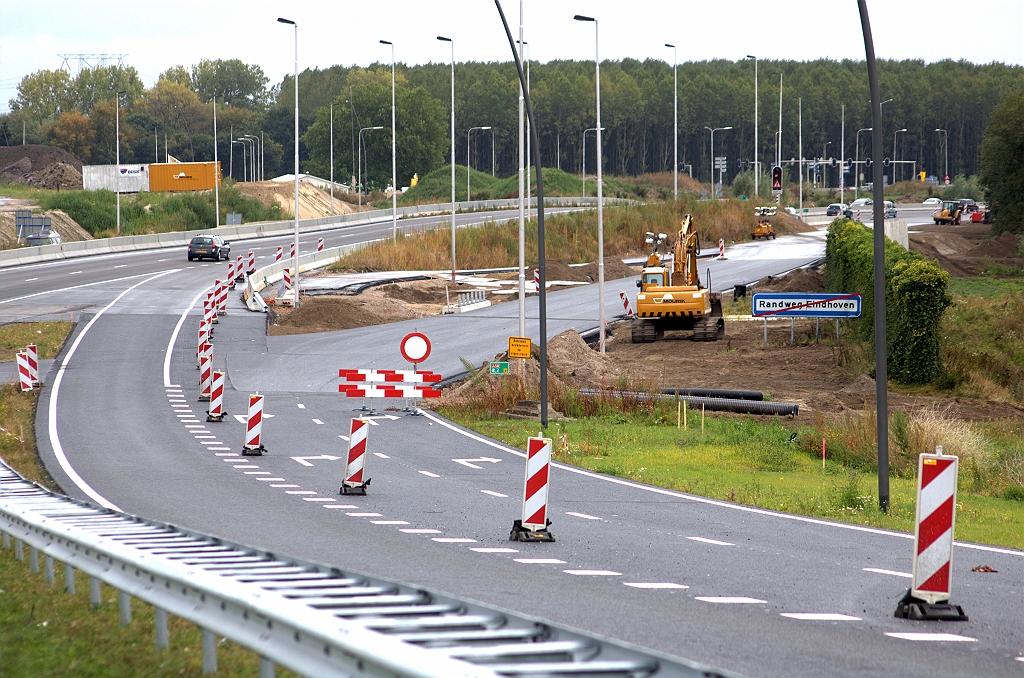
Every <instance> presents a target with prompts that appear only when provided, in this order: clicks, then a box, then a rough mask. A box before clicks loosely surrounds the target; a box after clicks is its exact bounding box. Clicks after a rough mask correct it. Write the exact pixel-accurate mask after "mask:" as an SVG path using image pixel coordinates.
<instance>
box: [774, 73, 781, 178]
mask: <svg viewBox="0 0 1024 678" xmlns="http://www.w3.org/2000/svg"><path fill="white" fill-rule="evenodd" d="M775 75H777V76H779V132H778V134H779V141H778V146H776V151H775V164H776V165H780V166H781V165H782V73H776V74H775Z"/></svg>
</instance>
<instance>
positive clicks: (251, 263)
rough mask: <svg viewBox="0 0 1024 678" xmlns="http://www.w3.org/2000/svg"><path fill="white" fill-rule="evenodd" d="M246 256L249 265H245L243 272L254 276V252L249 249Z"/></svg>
mask: <svg viewBox="0 0 1024 678" xmlns="http://www.w3.org/2000/svg"><path fill="white" fill-rule="evenodd" d="M246 256H248V258H249V262H248V263H249V265H248V266H246V268H245V272H246V274H247V275H249V276H254V275H256V253H255V252H251V251H250V252H249V253H248V254H247V255H246Z"/></svg>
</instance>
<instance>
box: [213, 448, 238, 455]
mask: <svg viewBox="0 0 1024 678" xmlns="http://www.w3.org/2000/svg"><path fill="white" fill-rule="evenodd" d="M210 449H211V450H212V449H213V448H212V447H211V448H210ZM213 456H215V457H237V456H238V453H237V452H217V453H216V454H215V455H213Z"/></svg>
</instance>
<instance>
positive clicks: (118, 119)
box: [22, 91, 124, 235]
mask: <svg viewBox="0 0 1024 678" xmlns="http://www.w3.org/2000/svg"><path fill="white" fill-rule="evenodd" d="M122 94H124V92H123V91H121V92H118V93H117V95H116V96H115V97H114V118H115V122H114V128H115V130H116V131H115V132H114V135H115V136H116V137H117V139H116V141H115V143H116V146H117V151H116V153H117V234H118V235H121V95H122ZM22 145H24V140H23V141H22Z"/></svg>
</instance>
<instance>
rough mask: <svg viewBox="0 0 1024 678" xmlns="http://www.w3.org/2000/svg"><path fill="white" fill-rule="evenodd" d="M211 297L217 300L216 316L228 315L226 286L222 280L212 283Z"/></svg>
mask: <svg viewBox="0 0 1024 678" xmlns="http://www.w3.org/2000/svg"><path fill="white" fill-rule="evenodd" d="M213 296H214V298H215V299H216V300H217V314H218V315H227V314H228V285H227V283H226V282H224V281H223V280H217V281H214V284H213Z"/></svg>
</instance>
